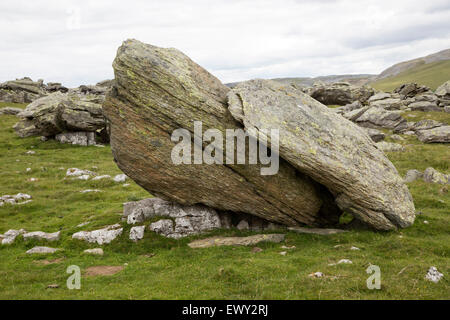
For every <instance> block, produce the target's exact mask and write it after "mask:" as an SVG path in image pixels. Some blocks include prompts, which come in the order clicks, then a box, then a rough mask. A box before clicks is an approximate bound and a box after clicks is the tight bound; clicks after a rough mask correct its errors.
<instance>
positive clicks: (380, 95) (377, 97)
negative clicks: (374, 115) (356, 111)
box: [367, 92, 391, 104]
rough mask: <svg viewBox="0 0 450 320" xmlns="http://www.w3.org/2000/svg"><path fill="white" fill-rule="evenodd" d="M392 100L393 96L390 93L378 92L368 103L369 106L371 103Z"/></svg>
mask: <svg viewBox="0 0 450 320" xmlns="http://www.w3.org/2000/svg"><path fill="white" fill-rule="evenodd" d="M390 98H391V94H390V93H388V92H378V93H376V94H374V95H373V96H371V97H370V98H369V100H368V101H367V102H369V104H370V103H371V102H375V101H378V100H384V99H390Z"/></svg>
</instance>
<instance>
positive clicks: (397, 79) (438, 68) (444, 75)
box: [370, 60, 450, 92]
mask: <svg viewBox="0 0 450 320" xmlns="http://www.w3.org/2000/svg"><path fill="white" fill-rule="evenodd" d="M447 80H450V60H445V61H438V62H432V63H428V64H422V65H420V66H418V67H415V68H413V69H410V70H408V71H405V72H402V73H399V74H398V75H396V76H393V77H389V78H385V79H382V80H378V81H375V82H372V83H371V84H370V85H371V86H372V87H374V88H375V89H377V90H382V91H386V92H389V91H392V90H394V89H395V88H397V87H398V86H400V85H402V84H404V83H408V82H416V83H420V84H423V85H426V86H428V87H430V88H431V89H432V90H436V88H437V87H439V86H440V85H441V84H443V83H444V82H445V81H447Z"/></svg>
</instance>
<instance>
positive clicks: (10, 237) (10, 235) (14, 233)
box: [1, 229, 26, 244]
mask: <svg viewBox="0 0 450 320" xmlns="http://www.w3.org/2000/svg"><path fill="white" fill-rule="evenodd" d="M24 233H26V230H25V229H19V230H14V229H10V230H8V231H6V232H5V233H4V234H3V235H2V239H1V240H2V244H12V243H13V242H14V241H15V240H16V238H17V237H18V236H19V235H21V234H24Z"/></svg>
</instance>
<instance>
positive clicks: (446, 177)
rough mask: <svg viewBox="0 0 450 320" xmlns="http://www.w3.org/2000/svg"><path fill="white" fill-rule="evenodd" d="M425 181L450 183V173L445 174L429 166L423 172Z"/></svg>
mask: <svg viewBox="0 0 450 320" xmlns="http://www.w3.org/2000/svg"><path fill="white" fill-rule="evenodd" d="M423 181H425V182H428V183H439V184H447V183H450V174H443V173H441V172H439V171H437V170H436V169H434V168H431V167H429V168H427V169H426V170H425V171H424V173H423Z"/></svg>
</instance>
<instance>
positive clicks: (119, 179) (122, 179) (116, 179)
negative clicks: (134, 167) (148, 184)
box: [113, 174, 127, 182]
mask: <svg viewBox="0 0 450 320" xmlns="http://www.w3.org/2000/svg"><path fill="white" fill-rule="evenodd" d="M113 180H114V182H125V181H126V180H127V176H126V175H125V174H118V175H116V176H115V177H114V178H113Z"/></svg>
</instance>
